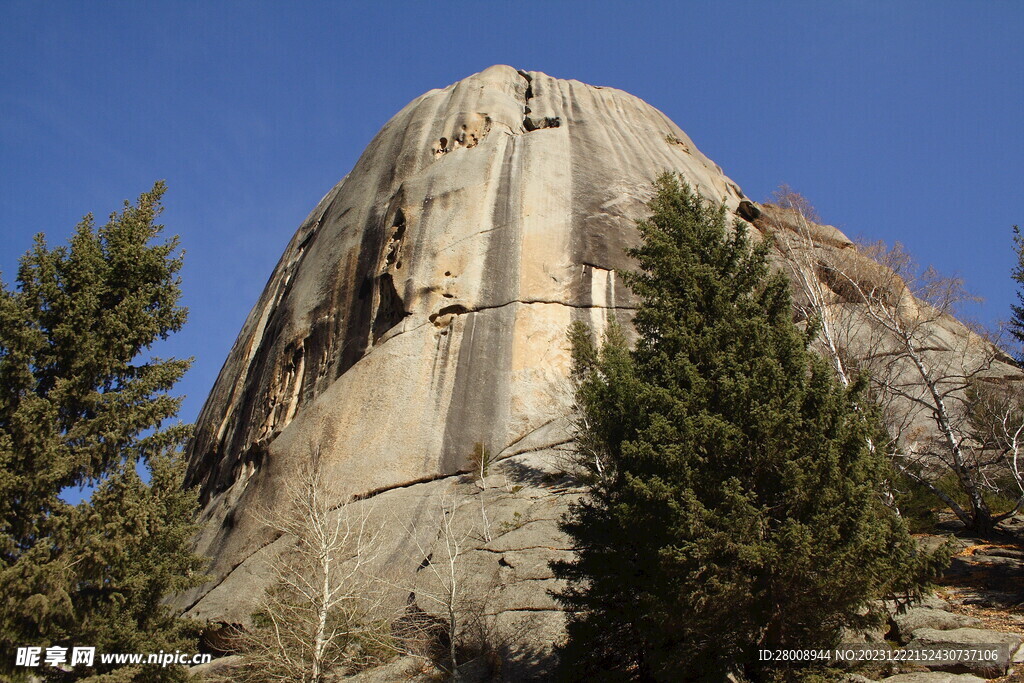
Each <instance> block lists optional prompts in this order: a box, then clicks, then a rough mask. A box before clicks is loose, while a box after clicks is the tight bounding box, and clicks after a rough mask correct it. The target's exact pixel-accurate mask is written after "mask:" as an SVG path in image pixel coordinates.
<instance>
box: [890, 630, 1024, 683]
mask: <svg viewBox="0 0 1024 683" xmlns="http://www.w3.org/2000/svg"><path fill="white" fill-rule="evenodd" d="M1020 645H1021V636H1020V635H1018V634H1016V633H1003V632H1000V631H989V630H986V629H977V628H957V629H953V630H949V631H942V630H938V629H930V628H921V629H918V630H916V631H914V640H913V641H911V643H910V644H909V645H907V649H908V650H929V651H930V650H936V649H954V650H955V649H966V648H978V647H982V646H988V647H987V648H986V649H988V648H995V649H997V650H998V651H999V656H998V658H997V659H996V660H995V661H986V660H974V659H965V660H961V661H956V662H949V663H931V662H927V661H923V662H921V663H922V664H924V665H925V666H927V667H928V668H929V669H934V670H937V671H949V672H951V673H970V674H975V675H977V676H984V677H985V678H995V677H997V676H1003V675H1005V674H1006V670H1007V668H1008V667H1009V665H1010V662H1011V661H1012V657H1013V655H1014V653H1016V652H1017V648H1019V647H1020Z"/></svg>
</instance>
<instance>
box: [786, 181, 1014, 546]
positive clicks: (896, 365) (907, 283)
mask: <svg viewBox="0 0 1024 683" xmlns="http://www.w3.org/2000/svg"><path fill="white" fill-rule="evenodd" d="M782 200H783V201H782V202H780V203H781V205H782V206H783V207H785V208H786V209H787V213H788V214H789V215H787V216H786V218H787V220H786V223H787V224H786V225H776V226H775V228H776V233H775V240H776V243H777V244H778V245H779V246H780V251H781V252H782V254H783V256H784V258H785V260H786V263H787V265H788V267H789V268H790V270H791V273H792V279H793V281H794V282H795V284H796V285H797V289H798V292H799V293H800V294H801V295H802V297H801V299H800V300H799V301H798V307H799V306H803V311H802V313H803V314H804V315H805V316H806V317H807V318H808V319H814V320H815V321H816V323H817V325H818V330H819V341H820V345H821V350H822V352H823V354H824V355H825V356H826V358H828V359H829V360H830V362H831V363H832V365H833V367H835V369H836V371H837V373H838V374H839V376H840V378H841V380H842V381H843V383H844V384H849V382H850V381H851V379H852V378H853V377H854V376H855V375H856V374H857V373H859V372H867V373H869V375H870V378H871V382H872V384H873V387H874V390H875V395H876V398H877V399H878V402H879V404H880V406H881V408H882V411H883V415H884V417H885V420H886V423H887V425H888V427H889V430H890V433H891V435H892V440H891V442H890V443H888V444H884V445H883V444H878V446H879V447H885V448H886V449H887V450H888V452H889V454H890V455H891V457H892V461H893V463H894V465H895V466H896V468H897V469H898V470H899V471H900V472H902V473H903V474H904V475H906V476H907V477H909V478H910V479H912V480H914V481H916V482H917V483H919V484H921V485H923V486H924V487H925V488H927V489H928V490H929V491H931V492H932V493H933V494H934V495H935V496H936V497H937V498H939V499H940V500H941V501H942V502H943V503H944V504H945V505H946V506H947V507H948V508H949V509H950V510H951V511H952V512H953V513H954V514H955V515H956V516H957V518H958V519H960V520H961V521H962V522H963V523H964V525H965V526H967V527H968V528H971V529H973V530H975V531H978V532H981V533H988V532H990V531H991V530H992V528H993V526H994V525H995V524H996V523H998V522H999V521H1000V520H1001V519H1003V518H1004V517H1005V516H1006V514H1003V515H994V514H993V512H992V510H991V509H990V507H989V504H988V501H987V499H986V493H987V492H992V491H995V490H996V489H997V486H996V483H995V476H994V473H995V472H998V471H1003V470H1006V469H1007V468H1006V467H1001V465H1005V464H1006V463H1007V462H1011V464H1012V456H1011V455H1008V454H1012V453H1013V452H1014V451H1013V449H1014V447H1013V445H1012V444H1014V443H1015V441H1014V440H1013V438H1011V437H1012V434H1013V433H1016V432H1015V431H1014V430H1015V429H1016V428H1017V427H1019V426H1020V425H1017V426H1013V425H1012V424H1011V423H1012V419H1013V416H1014V415H1015V414H1014V413H1013V411H1012V410H1010V409H1008V408H1007V409H1005V410H1004V411H1003V416H1004V417H1005V418H1006V420H1004V421H996V422H995V423H993V424H992V425H990V426H989V428H988V432H989V437H990V438H989V444H986V443H985V442H982V441H980V440H979V438H978V434H979V424H978V420H979V419H980V418H979V417H978V415H977V410H976V408H975V407H974V404H973V402H972V396H977V392H974V393H972V387H978V386H982V385H981V384H979V382H984V381H985V380H986V379H987V378H990V377H991V376H992V375H993V374H998V373H995V372H994V367H995V364H996V363H997V362H998V361H1001V360H1007V359H1008V357H1006V356H1005V354H1004V353H1003V352H1002V351H1000V349H999V347H998V346H997V345H996V344H994V343H993V342H992V341H991V340H990V339H989V338H987V337H986V336H985V335H982V334H978V333H976V332H974V331H967V330H965V329H964V328H963V327H960V326H959V324H958V323H957V322H956V320H955V318H954V317H953V316H954V314H955V313H956V312H957V311H958V309H959V307H960V306H961V304H963V303H965V302H970V301H974V300H975V299H974V297H972V296H970V295H969V294H968V293H967V292H966V291H965V289H964V287H963V281H962V280H961V279H959V278H956V277H944V276H942V275H940V274H939V273H938V272H936V271H935V270H934V269H932V268H928V269H925V270H924V271H923V272H920V271H919V270H918V269H917V267H916V265H915V264H914V262H913V261H912V259H911V258H910V256H909V255H908V254H907V252H906V251H905V250H904V249H903V248H902V247H901V245H899V244H896V245H894V246H893V247H892V248H888V247H886V246H885V245H884V244H883V243H881V242H878V243H874V244H865V245H860V246H859V247H858V248H856V249H846V250H844V249H827V248H823V247H822V246H821V245H818V244H816V243H815V240H814V238H813V237H812V232H811V231H812V229H813V228H814V227H815V226H814V225H813V224H812V223H811V221H809V220H808V219H807V217H806V216H805V215H804V213H803V208H804V207H806V206H807V204H806V200H803V199H802V198H801V197H799V195H795V193H792V192H791V191H789V192H784V193H783V195H782ZM972 415H974V417H972ZM1003 422H1005V423H1006V426H1005V427H1002V426H1001V425H1002V423H1003ZM1000 429H1002V432H1003V436H1002V438H1001V439H996V438H995V436H994V434H995V432H997V431H999V430H1000ZM996 443H999V444H1003V447H1002V448H1001V450H1000V449H996V448H995V447H994V446H993V445H991V444H996ZM996 450H998V451H999V452H1000V453H1002V454H1003V455H1002V456H1001V457H999V456H995V457H994V453H995V452H996ZM1010 470H1011V471H1012V467H1011V468H1010ZM946 472H949V473H952V474H953V475H954V479H955V481H956V488H957V491H956V492H951V491H947V490H944V489H943V488H942V487H941V486H940V485H939V484H938V482H937V479H940V478H941V475H942V474H943V473H946ZM1018 507H1019V506H1018ZM1011 512H1012V511H1011Z"/></svg>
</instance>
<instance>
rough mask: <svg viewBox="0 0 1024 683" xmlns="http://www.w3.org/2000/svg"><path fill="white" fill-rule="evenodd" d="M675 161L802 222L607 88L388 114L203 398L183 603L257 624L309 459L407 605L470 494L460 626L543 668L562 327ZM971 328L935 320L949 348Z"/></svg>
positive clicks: (689, 174) (596, 317)
mask: <svg viewBox="0 0 1024 683" xmlns="http://www.w3.org/2000/svg"><path fill="white" fill-rule="evenodd" d="M666 170H671V171H677V172H679V173H680V174H682V176H683V177H684V178H685V179H686V180H687V181H688V182H689V183H690V184H691V185H692V186H693V187H695V188H696V189H697V190H698V191H699V192H700V193H702V194H703V195H704V196H705V197H708V198H710V199H713V200H715V201H721V202H724V204H725V205H726V207H727V209H728V210H729V211H732V212H734V213H735V214H736V215H737V216H740V217H742V218H743V219H745V220H749V221H753V224H754V226H755V228H756V230H755V232H754V236H755V238H760V235H761V234H762V233H761V232H758V231H763V232H764V234H768V232H769V231H772V232H773V233H774V232H775V231H779V230H782V231H787V230H794V229H795V228H794V227H793V225H792V223H791V222H789V221H788V218H787V216H786V213H785V212H784V211H779V210H777V209H772V208H771V207H764V206H758V205H755V204H754V203H752V202H750V201H749V200H747V199H746V198H745V197H744V196H743V194H742V192H741V191H740V189H739V188H738V186H737V185H736V184H735V183H733V182H732V181H731V180H729V178H727V177H726V176H725V175H724V174H723V173H722V171H721V169H720V168H719V167H718V166H716V165H715V164H714V163H713V162H712V161H710V160H709V159H708V158H707V157H705V156H704V155H703V154H701V153H700V152H699V151H698V150H697V149H696V147H695V146H694V144H693V143H692V141H690V139H689V138H688V137H687V136H686V135H685V133H683V131H682V130H680V129H679V128H678V127H677V126H676V125H675V124H674V123H672V122H671V121H670V120H668V119H667V118H666V117H665V116H664V115H663V114H662V113H661V112H659V111H658V110H656V109H655V108H653V107H651V106H649V105H647V104H646V103H644V102H642V101H640V100H639V99H637V98H635V97H633V96H631V95H628V94H626V93H624V92H621V91H619V90H615V89H612V88H599V87H594V86H589V85H585V84H583V83H580V82H578V81H567V80H559V79H554V78H551V77H549V76H546V75H545V74H542V73H538V72H529V73H526V72H519V71H516V70H515V69H513V68H511V67H507V66H495V67H491V68H489V69H487V70H486V71H483V72H481V73H479V74H476V75H474V76H470V77H469V78H466V79H464V80H462V81H460V82H458V83H455V84H453V85H451V86H449V87H447V88H444V89H441V90H433V91H430V92H428V93H426V94H424V95H422V96H421V97H419V98H417V99H415V100H414V101H412V102H411V103H410V104H409V105H407V106H406V107H405V108H404V109H403V110H402V111H400V112H399V113H398V114H397V115H396V116H395V117H394V118H393V119H391V121H389V122H388V123H387V124H386V125H385V126H384V128H383V129H382V130H381V131H380V133H378V135H377V136H376V137H375V138H374V139H373V141H372V142H371V143H370V145H369V146H368V147H367V149H366V151H365V152H364V153H363V155H362V156H361V157H360V159H359V161H358V162H357V163H356V165H355V167H354V168H353V169H352V171H351V172H350V173H349V174H348V175H347V176H346V177H345V178H344V179H343V180H342V181H341V182H340V183H338V185H337V186H335V187H334V188H333V189H331V190H330V192H328V193H327V195H326V196H325V197H324V198H323V199H322V200H321V201H320V203H319V204H318V205H317V206H316V208H315V209H314V210H313V211H312V212H311V213H310V214H309V216H308V217H307V218H306V220H305V221H304V222H303V223H302V224H301V225H300V226H299V228H298V230H297V231H296V232H295V234H294V236H293V237H292V239H291V241H290V242H289V243H288V246H287V248H286V249H285V252H284V254H283V256H282V257H281V260H280V262H279V263H278V265H277V267H276V268H275V270H274V272H273V274H272V275H271V277H270V280H269V282H268V283H267V286H266V288H265V290H264V292H263V294H262V296H261V297H260V300H259V301H258V302H257V303H256V305H255V307H254V308H253V309H252V311H251V313H250V314H249V317H248V319H247V320H246V322H245V325H244V326H243V329H242V331H241V333H240V335H239V337H238V340H237V341H236V343H235V345H234V347H233V348H232V350H231V352H230V354H229V356H228V358H227V360H226V362H225V364H224V367H223V369H222V370H221V373H220V376H219V377H218V379H217V382H216V384H215V385H214V387H213V390H212V392H211V394H210V397H209V398H208V400H207V402H206V405H205V406H204V408H203V411H202V413H201V415H200V418H199V421H198V423H197V427H196V433H195V437H194V440H193V441H192V443H191V445H190V452H189V470H188V483H189V484H194V485H198V486H199V487H200V491H201V500H202V503H203V505H204V510H203V516H202V522H203V530H202V532H201V534H200V536H199V539H198V549H199V551H200V552H203V553H206V554H208V555H210V556H211V557H212V558H213V564H212V566H211V568H210V574H211V580H210V582H209V583H208V584H207V585H205V586H203V587H202V588H199V589H197V590H195V591H192V592H191V593H189V594H187V595H185V596H182V598H181V600H180V606H181V607H182V609H184V610H186V611H187V612H188V614H189V615H191V616H194V617H197V618H201V619H209V620H211V621H221V622H229V623H242V624H244V623H246V622H248V621H249V619H250V616H251V614H252V612H253V610H254V608H255V607H256V605H257V601H258V600H259V597H260V595H261V594H262V592H263V590H264V589H265V587H266V584H267V581H268V579H269V576H270V567H271V566H272V565H273V563H274V562H275V558H276V557H277V556H278V554H279V553H281V552H283V551H284V550H285V549H286V548H287V547H288V544H289V543H291V542H292V539H290V538H289V537H281V538H275V537H274V536H273V535H272V533H271V532H270V531H269V529H268V528H267V527H266V525H265V524H263V523H262V522H261V521H260V518H261V517H264V516H263V515H257V514H253V513H254V511H260V512H262V513H265V512H266V511H267V510H271V511H272V510H273V509H275V508H276V507H279V506H280V505H281V504H282V503H283V495H282V492H283V491H284V490H285V489H286V484H287V483H288V482H289V481H291V480H292V479H293V478H294V477H295V473H296V472H298V471H299V470H300V468H301V467H302V466H303V465H304V464H305V463H307V462H308V461H309V460H310V459H311V458H312V457H313V454H314V453H315V454H317V455H318V457H319V461H320V462H321V463H322V466H323V467H324V468H325V470H326V473H327V476H328V478H329V479H330V480H331V481H332V482H333V484H334V485H335V488H336V495H337V500H338V505H339V509H338V514H347V513H358V514H366V515H368V516H371V517H372V518H373V519H374V522H373V526H374V528H377V529H380V530H381V534H382V537H383V539H382V548H383V549H382V550H381V551H380V553H379V555H378V557H377V558H376V560H375V561H376V563H377V566H378V569H379V571H380V572H381V573H387V574H388V576H389V577H391V579H392V583H393V585H394V586H396V587H397V588H396V589H395V591H394V593H395V595H394V599H395V600H396V601H401V602H402V604H403V605H406V607H408V608H412V607H415V608H416V609H417V610H420V611H422V612H425V613H428V614H434V615H439V614H440V609H439V606H438V605H437V603H436V601H432V600H431V599H430V596H431V595H434V594H436V593H437V591H438V588H439V587H438V585H437V583H436V579H437V577H436V575H433V573H432V572H431V571H430V566H431V561H432V560H431V559H430V558H432V557H436V556H437V552H438V550H439V546H438V544H440V543H442V542H443V538H442V535H443V534H441V533H440V531H441V527H442V526H443V524H442V521H441V520H442V519H443V516H442V517H439V514H438V513H439V511H440V510H442V509H444V506H445V505H446V503H450V501H452V500H453V499H458V500H460V501H463V503H464V504H463V503H460V505H459V509H458V512H457V516H456V519H457V523H456V525H455V527H456V529H458V530H459V532H460V533H464V534H465V536H464V539H463V540H464V541H465V544H464V546H463V551H464V552H463V554H462V555H461V556H460V563H459V573H458V574H459V581H460V582H461V590H462V593H463V594H464V595H466V596H472V597H473V600H471V601H467V603H466V604H463V605H461V606H460V610H462V612H463V614H462V616H463V617H465V618H464V619H463V622H464V623H466V624H471V623H476V624H478V625H480V628H483V629H485V630H489V634H487V635H488V637H490V638H491V639H492V641H494V642H496V643H498V646H499V649H501V653H502V658H503V662H504V663H503V669H502V674H501V675H502V676H504V677H506V678H507V679H508V680H529V679H530V678H536V677H543V676H544V675H545V674H546V672H547V671H548V670H549V668H550V665H551V661H550V649H551V645H552V643H554V642H556V641H557V640H558V639H559V638H560V637H561V636H562V633H563V623H564V616H563V614H562V612H561V611H560V610H559V609H558V605H557V604H556V603H555V601H554V600H553V599H552V597H551V595H550V593H549V591H550V590H552V589H557V588H558V583H557V581H556V580H555V579H554V578H553V576H552V574H551V571H550V569H549V567H548V563H549V562H550V561H551V560H554V559H564V558H566V557H568V556H570V555H571V550H570V548H569V544H568V540H567V539H566V538H565V537H564V536H563V535H562V534H561V533H560V532H559V531H558V528H557V520H558V518H559V517H560V516H561V515H562V513H563V512H564V511H565V509H566V507H567V505H568V503H569V502H570V501H571V500H573V499H574V498H575V497H576V496H578V495H579V493H580V489H578V488H575V487H574V485H573V483H572V482H571V481H570V480H569V479H567V478H566V477H564V476H563V474H562V473H561V472H562V469H561V467H560V465H559V462H560V460H561V459H562V458H564V456H565V453H564V450H565V449H566V448H568V447H569V442H570V441H571V434H570V433H569V429H568V426H567V421H566V415H567V414H568V412H569V409H570V406H571V396H570V389H569V384H568V381H567V370H568V367H569V355H568V348H567V342H566V338H565V333H566V329H567V327H568V325H569V324H570V322H572V321H574V320H583V321H587V322H590V323H592V324H593V325H594V326H595V327H597V328H599V329H600V328H602V327H603V326H604V324H605V323H606V321H607V319H608V317H609V316H610V315H611V314H613V313H614V314H617V315H618V317H619V318H620V319H628V317H629V315H630V311H631V309H632V308H633V307H634V306H635V301H634V300H633V299H632V298H631V296H630V294H629V292H628V291H626V290H624V289H623V287H621V285H620V284H619V283H618V282H617V280H616V275H615V271H616V269H624V268H629V267H630V263H629V261H628V259H627V257H626V255H625V249H626V247H628V246H631V245H633V244H634V243H635V242H636V239H637V235H636V230H635V222H634V221H635V219H637V218H640V217H642V216H644V215H645V213H646V208H645V202H646V200H647V199H648V198H649V197H650V196H651V192H652V190H651V181H652V180H653V179H654V178H655V177H657V176H658V175H659V174H660V173H662V172H664V171H666ZM810 230H811V235H810V236H811V238H812V240H813V242H814V246H813V247H812V250H817V251H819V252H821V253H825V252H827V253H828V254H836V253H839V254H842V255H844V258H847V257H848V258H860V257H858V256H856V253H855V250H854V249H853V248H852V244H851V243H850V241H849V240H848V239H847V238H846V237H845V236H844V235H843V234H842V233H841V232H839V231H838V230H836V229H835V228H832V227H830V226H819V225H811V226H810ZM842 305H847V304H846V303H843V304H842ZM854 308H855V306H854ZM970 335H971V333H970V332H969V331H968V330H967V328H966V327H964V326H963V325H962V324H960V323H959V322H957V321H956V320H953V319H952V318H950V319H948V320H945V319H944V320H943V321H941V325H939V326H938V327H937V328H936V335H935V336H936V340H935V345H934V348H935V349H938V350H937V351H935V353H950V354H953V353H957V350H958V349H959V348H960V346H961V345H960V344H959V341H960V340H962V339H966V338H969V337H970ZM1007 367H1008V366H1007ZM1000 372H1010V371H1009V370H1006V369H1005V368H1004V369H1002V370H1000ZM477 444H479V445H480V446H482V447H485V448H486V449H487V450H488V451H489V452H490V453H492V454H495V458H496V461H497V462H496V463H495V465H494V466H493V467H492V469H491V471H490V473H489V475H488V477H487V478H486V479H485V482H484V484H483V485H482V486H481V485H480V484H478V483H476V482H474V481H473V478H472V477H469V476H465V475H464V474H462V473H464V472H465V471H466V470H467V468H468V459H469V457H470V455H471V453H472V452H473V451H474V449H475V448H476V446H477ZM348 501H353V502H348ZM264 518H265V517H264Z"/></svg>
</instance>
